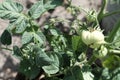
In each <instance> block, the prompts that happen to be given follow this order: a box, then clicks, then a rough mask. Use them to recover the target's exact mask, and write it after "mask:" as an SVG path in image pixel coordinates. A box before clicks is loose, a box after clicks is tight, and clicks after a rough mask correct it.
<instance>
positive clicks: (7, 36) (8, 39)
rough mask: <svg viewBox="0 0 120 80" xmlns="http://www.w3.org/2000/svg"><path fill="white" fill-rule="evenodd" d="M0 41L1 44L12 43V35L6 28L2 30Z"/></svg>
mask: <svg viewBox="0 0 120 80" xmlns="http://www.w3.org/2000/svg"><path fill="white" fill-rule="evenodd" d="M0 41H1V43H2V44H3V45H10V44H11V43H12V36H11V33H10V32H9V31H8V30H4V32H3V33H2V35H1V38H0Z"/></svg>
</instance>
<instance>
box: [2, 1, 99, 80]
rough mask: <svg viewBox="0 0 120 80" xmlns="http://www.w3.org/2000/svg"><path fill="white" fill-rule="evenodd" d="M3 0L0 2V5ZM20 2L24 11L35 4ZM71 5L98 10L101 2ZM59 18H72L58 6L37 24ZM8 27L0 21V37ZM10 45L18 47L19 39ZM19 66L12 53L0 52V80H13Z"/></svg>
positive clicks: (15, 39)
mask: <svg viewBox="0 0 120 80" xmlns="http://www.w3.org/2000/svg"><path fill="white" fill-rule="evenodd" d="M2 1H4V0H0V3H1V2H2ZM16 1H19V2H21V3H22V4H23V5H24V7H25V10H27V8H26V6H28V4H30V3H34V2H36V0H16ZM72 4H73V5H76V6H81V7H83V8H86V9H90V8H94V9H98V7H99V6H100V4H101V0H72ZM58 14H59V15H58ZM49 16H51V17H55V16H57V17H61V18H71V17H72V16H71V15H70V14H69V13H68V12H67V11H66V10H65V8H64V7H62V6H60V7H57V8H56V9H55V11H54V12H53V13H52V14H49V13H45V14H43V16H42V17H41V18H40V19H39V24H40V25H41V24H42V23H43V22H44V21H45V20H46V18H47V17H49ZM83 17H84V14H83V13H81V14H80V15H79V17H78V18H80V19H82V18H83ZM7 25H8V21H5V20H2V19H0V35H1V34H2V32H3V31H4V30H5V28H6V27H7ZM12 42H13V43H12V45H11V46H13V45H19V46H20V43H21V41H20V37H19V36H13V39H12ZM18 66H19V60H18V59H17V58H16V57H15V56H13V55H12V52H10V51H6V50H0V80H14V77H15V76H16V74H17V71H18Z"/></svg>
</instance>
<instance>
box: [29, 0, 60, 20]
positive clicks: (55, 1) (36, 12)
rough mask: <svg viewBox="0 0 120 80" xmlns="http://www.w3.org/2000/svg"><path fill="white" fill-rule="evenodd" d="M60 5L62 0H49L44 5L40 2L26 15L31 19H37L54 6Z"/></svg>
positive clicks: (42, 0) (42, 1) (41, 0)
mask: <svg viewBox="0 0 120 80" xmlns="http://www.w3.org/2000/svg"><path fill="white" fill-rule="evenodd" d="M61 4H62V0H49V1H47V2H46V3H44V0H40V1H38V2H37V3H35V4H34V5H33V6H32V7H31V8H30V10H29V12H28V13H29V15H30V16H31V18H32V19H37V18H39V17H40V16H41V15H42V14H43V13H44V12H46V11H48V10H49V9H54V8H55V7H56V6H58V5H61Z"/></svg>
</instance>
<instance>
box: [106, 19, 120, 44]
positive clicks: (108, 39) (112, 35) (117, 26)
mask: <svg viewBox="0 0 120 80" xmlns="http://www.w3.org/2000/svg"><path fill="white" fill-rule="evenodd" d="M119 25H120V20H119V21H118V22H117V23H116V24H115V26H114V29H113V30H112V31H111V32H110V34H109V37H108V38H107V41H108V42H112V41H113V39H114V37H115V34H116V32H117V31H118V30H119V28H120V27H119Z"/></svg>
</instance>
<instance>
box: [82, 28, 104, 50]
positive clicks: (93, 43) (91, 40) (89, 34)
mask: <svg viewBox="0 0 120 80" xmlns="http://www.w3.org/2000/svg"><path fill="white" fill-rule="evenodd" d="M82 41H83V42H84V43H85V44H86V45H90V47H91V48H98V47H100V45H101V44H104V43H106V42H105V41H104V35H103V33H102V32H101V31H98V30H94V31H88V30H83V31H82Z"/></svg>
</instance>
